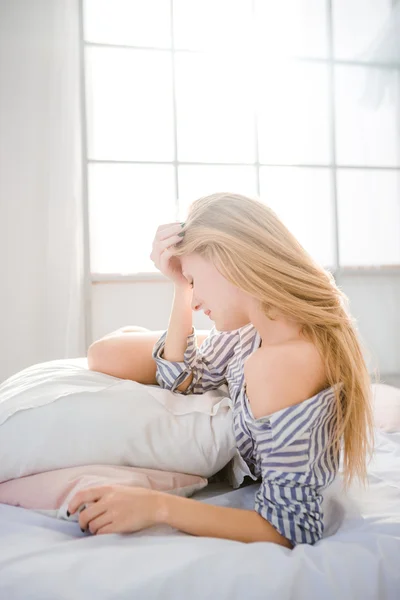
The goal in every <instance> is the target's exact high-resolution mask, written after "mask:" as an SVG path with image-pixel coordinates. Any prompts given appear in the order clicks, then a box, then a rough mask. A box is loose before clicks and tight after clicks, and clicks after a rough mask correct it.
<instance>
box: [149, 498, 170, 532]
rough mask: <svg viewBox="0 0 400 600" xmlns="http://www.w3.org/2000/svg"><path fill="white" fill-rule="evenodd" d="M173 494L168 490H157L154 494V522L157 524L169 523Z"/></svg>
mask: <svg viewBox="0 0 400 600" xmlns="http://www.w3.org/2000/svg"><path fill="white" fill-rule="evenodd" d="M171 498H172V496H171V494H167V493H166V492H155V495H154V512H153V515H154V523H155V524H156V525H167V524H168V518H169V514H170V500H171Z"/></svg>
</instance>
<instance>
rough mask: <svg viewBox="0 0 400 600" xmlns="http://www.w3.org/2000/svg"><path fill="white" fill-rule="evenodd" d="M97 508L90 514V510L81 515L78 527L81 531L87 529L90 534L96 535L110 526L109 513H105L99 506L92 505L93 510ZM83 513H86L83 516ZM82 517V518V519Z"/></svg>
mask: <svg viewBox="0 0 400 600" xmlns="http://www.w3.org/2000/svg"><path fill="white" fill-rule="evenodd" d="M95 507H97V510H96V511H93V512H91V509H87V510H84V511H83V513H81V517H79V525H80V526H81V529H83V531H86V529H88V530H89V531H90V533H94V534H95V533H97V531H98V530H99V529H101V528H102V527H105V526H106V525H111V524H112V518H111V513H110V511H107V509H106V508H105V507H103V509H102V508H101V506H99V504H98V503H97V504H94V505H93V508H95ZM84 513H88V514H87V515H84ZM82 515H83V517H82Z"/></svg>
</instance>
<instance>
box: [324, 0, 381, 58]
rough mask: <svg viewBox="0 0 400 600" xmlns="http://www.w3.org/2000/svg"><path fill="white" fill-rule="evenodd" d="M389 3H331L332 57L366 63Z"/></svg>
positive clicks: (338, 0)
mask: <svg viewBox="0 0 400 600" xmlns="http://www.w3.org/2000/svg"><path fill="white" fill-rule="evenodd" d="M392 4H393V2H392V0H333V32H334V55H335V58H341V59H348V60H350V59H353V60H365V59H366V55H365V53H366V52H368V50H369V49H370V47H371V45H372V44H374V42H375V41H376V39H377V37H378V36H379V34H380V33H381V31H382V28H383V27H384V24H385V22H386V20H387V19H388V17H389V15H390V10H391V7H392Z"/></svg>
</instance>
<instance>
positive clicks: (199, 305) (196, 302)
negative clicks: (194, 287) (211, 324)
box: [192, 296, 201, 310]
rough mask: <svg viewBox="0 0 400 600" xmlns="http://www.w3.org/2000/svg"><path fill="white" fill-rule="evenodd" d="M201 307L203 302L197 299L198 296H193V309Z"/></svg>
mask: <svg viewBox="0 0 400 600" xmlns="http://www.w3.org/2000/svg"><path fill="white" fill-rule="evenodd" d="M200 307H201V302H199V301H198V300H197V298H195V297H194V296H193V299H192V310H200Z"/></svg>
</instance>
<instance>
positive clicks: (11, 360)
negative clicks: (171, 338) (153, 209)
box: [0, 0, 90, 382]
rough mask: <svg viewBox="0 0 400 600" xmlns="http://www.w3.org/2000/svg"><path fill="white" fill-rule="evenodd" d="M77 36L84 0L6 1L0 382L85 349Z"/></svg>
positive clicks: (0, 124)
mask: <svg viewBox="0 0 400 600" xmlns="http://www.w3.org/2000/svg"><path fill="white" fill-rule="evenodd" d="M79 36H80V33H79V2H78V0H0V281H1V294H0V339H1V343H0V382H1V381H3V380H4V379H6V378H7V377H9V376H10V375H12V374H14V373H15V372H17V371H18V370H20V369H22V368H25V367H27V366H29V365H32V364H35V363H38V362H43V361H46V360H53V359H59V358H68V357H77V356H84V355H85V354H86V350H87V348H86V346H87V342H88V340H87V334H86V336H85V330H86V332H87V331H88V330H90V328H89V326H88V324H87V323H86V324H85V316H86V315H87V313H86V311H85V308H87V306H88V293H87V292H88V290H89V285H88V281H87V275H85V272H87V269H85V268H84V266H85V253H84V242H83V240H84V235H83V233H84V227H83V223H84V219H83V214H84V213H83V203H82V148H81V114H80V104H81V102H80V67H79V65H80V58H79V56H80V55H79V39H80V38H79ZM86 262H87V261H86Z"/></svg>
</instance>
